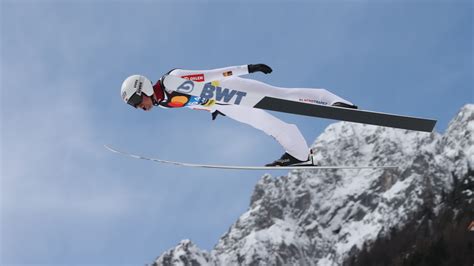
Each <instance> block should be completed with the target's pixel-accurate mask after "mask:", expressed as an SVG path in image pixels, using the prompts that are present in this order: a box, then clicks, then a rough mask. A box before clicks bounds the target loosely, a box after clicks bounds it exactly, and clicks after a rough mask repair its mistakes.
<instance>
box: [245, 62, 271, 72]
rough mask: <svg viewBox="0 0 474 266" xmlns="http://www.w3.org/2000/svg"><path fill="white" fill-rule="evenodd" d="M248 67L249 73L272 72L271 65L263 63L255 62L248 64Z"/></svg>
mask: <svg viewBox="0 0 474 266" xmlns="http://www.w3.org/2000/svg"><path fill="white" fill-rule="evenodd" d="M248 68H249V73H254V72H258V71H259V72H263V73H265V74H269V73H272V69H271V67H269V66H267V65H265V64H255V65H248Z"/></svg>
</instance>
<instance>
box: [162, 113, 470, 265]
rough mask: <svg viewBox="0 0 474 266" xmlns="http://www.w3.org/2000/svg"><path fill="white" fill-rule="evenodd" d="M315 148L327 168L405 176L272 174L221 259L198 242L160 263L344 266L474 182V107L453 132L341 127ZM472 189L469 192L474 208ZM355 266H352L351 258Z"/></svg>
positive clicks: (226, 240) (226, 238)
mask: <svg viewBox="0 0 474 266" xmlns="http://www.w3.org/2000/svg"><path fill="white" fill-rule="evenodd" d="M312 148H313V149H315V150H316V151H317V152H316V154H317V157H316V158H317V160H318V161H319V162H320V164H321V165H397V166H398V168H397V169H362V170H331V171H327V170H326V171H319V170H299V169H298V170H294V171H291V172H289V173H288V175H287V176H281V177H276V178H273V177H271V176H270V175H264V176H263V177H262V178H261V179H260V181H259V182H258V183H257V185H256V186H255V189H254V192H253V195H252V197H251V201H250V206H249V209H248V210H247V211H246V212H245V213H244V214H242V215H241V217H240V218H239V219H238V220H237V221H236V222H235V223H234V224H233V225H232V226H231V227H230V229H229V231H228V232H227V233H226V234H224V235H223V236H222V237H221V238H220V240H219V241H218V243H217V244H216V246H215V247H214V249H213V250H212V251H211V252H206V251H202V250H200V249H199V248H198V247H196V246H195V245H194V244H193V243H192V242H190V241H189V240H184V241H182V242H181V243H179V244H178V245H177V246H176V247H175V248H173V249H171V250H169V251H167V252H165V253H164V254H162V255H161V256H160V257H158V258H157V259H156V261H155V262H154V264H155V265H341V264H346V263H349V264H351V263H355V262H357V259H356V258H357V256H358V254H360V252H361V251H362V250H368V247H370V246H371V245H373V243H376V242H377V240H378V239H381V238H384V237H389V236H390V235H391V233H393V232H394V230H398V231H400V230H403V228H404V227H405V226H406V225H408V224H411V223H413V222H414V220H418V219H421V218H420V217H421V216H420V215H419V214H420V212H422V211H423V210H426V209H428V210H430V211H431V212H432V213H433V215H434V216H437V215H439V213H440V211H441V210H442V209H443V206H444V205H443V201H444V200H445V199H446V196H445V195H446V194H447V193H451V192H452V191H453V190H455V189H457V187H458V186H459V180H462V182H467V183H470V182H472V183H474V176H473V169H474V104H467V105H465V106H464V107H463V108H462V109H461V110H460V112H459V113H458V115H457V116H456V117H455V118H454V119H453V120H452V121H451V122H450V124H449V126H448V129H447V130H446V132H445V133H444V134H443V135H441V134H438V133H422V132H414V131H407V130H400V129H392V128H383V127H375V126H369V125H362V124H354V123H347V122H339V123H335V124H332V125H330V126H328V127H327V128H326V130H325V131H324V132H323V133H322V134H321V135H320V136H319V137H318V138H317V139H316V141H315V142H314V144H313V145H312ZM470 188H471V187H470V186H466V189H464V190H463V191H461V192H460V193H461V194H462V195H464V196H465V199H466V202H467V204H468V205H466V206H473V205H472V204H474V200H473V198H474V197H473V193H474V191H472V190H471V189H470ZM349 259H351V260H349Z"/></svg>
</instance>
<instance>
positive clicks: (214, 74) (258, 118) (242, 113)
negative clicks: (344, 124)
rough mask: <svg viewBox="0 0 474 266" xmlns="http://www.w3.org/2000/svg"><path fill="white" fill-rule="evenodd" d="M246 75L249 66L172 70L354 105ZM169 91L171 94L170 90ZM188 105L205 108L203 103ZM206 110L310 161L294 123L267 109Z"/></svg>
mask: <svg viewBox="0 0 474 266" xmlns="http://www.w3.org/2000/svg"><path fill="white" fill-rule="evenodd" d="M246 74H249V71H248V65H242V66H232V67H226V68H219V69H213V70H184V69H174V70H172V71H171V72H170V73H169V75H173V76H179V77H182V78H186V79H190V80H193V81H198V82H219V84H220V86H223V87H227V88H232V87H237V88H245V91H247V92H251V91H255V92H258V93H263V94H265V95H266V96H270V97H275V98H281V99H287V100H295V101H304V102H307V103H310V104H321V105H332V104H333V103H335V102H341V103H345V104H349V105H352V103H351V102H349V101H347V100H345V99H343V98H341V97H339V96H337V95H335V94H333V93H331V92H329V91H327V90H325V89H310V88H281V87H275V86H271V85H268V84H266V83H263V82H260V81H256V80H251V79H245V78H240V77H239V76H242V75H246ZM165 89H166V88H165ZM167 91H168V90H167ZM168 92H170V93H171V91H168ZM189 107H190V108H192V109H201V110H202V109H203V107H202V106H189ZM204 109H207V110H209V111H211V112H214V111H216V110H217V111H219V112H221V113H223V114H225V115H226V116H227V117H229V118H231V119H234V120H236V121H238V122H241V123H245V124H248V125H250V126H252V127H254V128H257V129H259V130H261V131H263V132H265V133H266V134H268V135H270V136H272V137H274V138H275V139H276V140H277V141H278V142H279V143H280V144H281V145H282V146H283V148H284V149H285V151H286V152H287V153H289V154H290V155H291V156H293V157H295V158H296V159H298V160H300V161H306V160H308V155H309V153H310V151H309V147H308V144H307V143H306V140H305V139H304V137H303V135H302V134H301V132H300V131H299V129H298V128H297V127H296V125H294V124H288V123H285V122H283V121H281V120H280V119H278V118H276V117H275V116H273V115H271V114H269V113H267V112H266V111H264V110H261V109H256V108H250V107H244V106H239V105H212V106H209V107H205V108H204Z"/></svg>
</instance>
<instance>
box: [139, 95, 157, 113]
mask: <svg viewBox="0 0 474 266" xmlns="http://www.w3.org/2000/svg"><path fill="white" fill-rule="evenodd" d="M142 97H143V98H142V102H141V103H140V104H138V105H137V108H140V109H143V111H150V110H151V108H153V101H152V100H151V97H149V96H146V95H145V94H143V96H142Z"/></svg>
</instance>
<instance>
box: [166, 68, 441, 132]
mask: <svg viewBox="0 0 474 266" xmlns="http://www.w3.org/2000/svg"><path fill="white" fill-rule="evenodd" d="M163 83H164V85H165V87H166V88H167V89H170V90H173V91H177V92H181V93H184V94H188V95H192V96H196V97H201V98H206V99H214V100H215V101H216V102H217V103H219V104H233V105H242V106H247V107H252V108H259V109H264V110H269V111H277V112H284V113H290V114H297V115H306V116H312V117H319V118H326V119H335V120H342V121H348V122H355V123H363V124H369V125H376V126H384V127H392V128H400V129H408V130H416V131H423V132H432V131H433V129H434V126H435V125H436V120H433V119H426V118H418V117H409V116H401V115H395V114H387V113H379V112H373V111H365V110H358V109H350V108H343V107H334V106H327V105H319V104H310V103H306V102H299V101H293V100H287V99H280V98H273V97H269V96H268V95H263V94H259V93H256V92H254V91H253V92H249V91H246V90H245V88H222V87H219V86H217V85H216V86H214V85H213V84H212V83H204V82H194V81H192V80H187V79H183V78H180V77H176V76H169V75H168V76H165V78H164V80H163Z"/></svg>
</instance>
